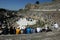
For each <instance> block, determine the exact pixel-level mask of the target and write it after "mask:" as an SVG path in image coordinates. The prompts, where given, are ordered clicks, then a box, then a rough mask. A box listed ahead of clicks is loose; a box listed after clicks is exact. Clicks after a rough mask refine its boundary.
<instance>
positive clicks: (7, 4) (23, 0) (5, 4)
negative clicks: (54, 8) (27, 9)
mask: <svg viewBox="0 0 60 40" xmlns="http://www.w3.org/2000/svg"><path fill="white" fill-rule="evenodd" d="M36 1H37V0H0V8H5V9H10V10H18V9H20V8H24V6H25V5H26V4H27V3H35V2H36ZM38 1H39V2H40V3H44V2H52V0H38Z"/></svg>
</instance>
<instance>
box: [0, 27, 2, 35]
mask: <svg viewBox="0 0 60 40" xmlns="http://www.w3.org/2000/svg"><path fill="white" fill-rule="evenodd" d="M1 34H2V28H1V27H0V35H1Z"/></svg>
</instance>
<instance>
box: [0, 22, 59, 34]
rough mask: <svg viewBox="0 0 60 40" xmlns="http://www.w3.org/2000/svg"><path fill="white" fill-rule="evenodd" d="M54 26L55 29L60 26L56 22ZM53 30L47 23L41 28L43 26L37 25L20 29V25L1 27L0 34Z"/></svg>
mask: <svg viewBox="0 0 60 40" xmlns="http://www.w3.org/2000/svg"><path fill="white" fill-rule="evenodd" d="M53 28H55V29H58V28H59V26H58V24H57V23H55V24H54V25H53ZM50 31H52V29H51V28H49V27H48V26H47V25H45V27H44V28H41V27H36V28H33V27H25V28H24V27H23V28H22V29H20V27H7V26H6V27H4V28H2V27H0V35H1V34H4V35H7V34H32V33H40V32H50Z"/></svg>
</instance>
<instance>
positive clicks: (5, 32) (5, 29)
mask: <svg viewBox="0 0 60 40" xmlns="http://www.w3.org/2000/svg"><path fill="white" fill-rule="evenodd" d="M2 33H3V34H4V35H7V34H8V33H9V29H8V27H7V26H6V27H5V28H4V29H3V32H2Z"/></svg>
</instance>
